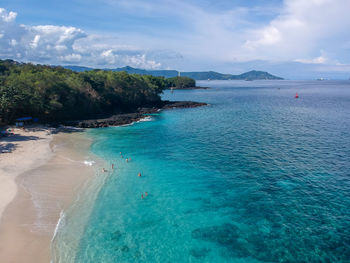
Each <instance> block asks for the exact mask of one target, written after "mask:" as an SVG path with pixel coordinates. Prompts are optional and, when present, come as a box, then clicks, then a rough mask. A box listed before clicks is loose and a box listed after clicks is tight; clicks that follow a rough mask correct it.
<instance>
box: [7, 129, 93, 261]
mask: <svg viewBox="0 0 350 263" xmlns="http://www.w3.org/2000/svg"><path fill="white" fill-rule="evenodd" d="M51 131H53V130H48V129H47V128H44V127H41V128H40V129H38V128H36V130H32V129H30V131H29V132H24V131H21V132H20V134H17V132H19V131H17V129H16V130H15V133H16V134H17V135H15V136H13V137H9V138H8V139H7V140H6V142H5V143H6V144H7V146H9V145H8V144H9V143H11V147H12V150H13V152H12V153H2V154H1V155H2V156H4V157H2V158H1V159H2V160H1V161H0V169H1V172H4V171H5V172H6V174H5V173H2V176H1V177H0V178H1V186H0V187H1V190H3V189H6V191H1V199H0V200H1V208H2V210H3V211H2V212H3V213H2V216H1V219H0V258H1V259H2V260H1V261H2V262H16V263H17V262H18V263H20V262H28V263H31V262H33V263H34V262H35V263H40V262H50V260H51V257H52V255H51V241H52V240H53V237H54V234H55V232H56V231H57V226H58V222H59V220H60V218H61V216H62V211H65V210H66V209H68V208H69V207H70V206H71V205H72V203H73V202H74V201H75V199H76V198H77V195H78V193H79V192H80V191H81V190H82V189H83V187H84V186H85V185H86V184H88V182H89V181H90V179H92V178H93V177H94V169H93V168H92V167H91V166H89V165H87V164H89V163H87V162H86V160H89V161H91V156H89V154H88V149H89V147H90V144H91V140H89V139H88V138H87V137H86V136H85V135H84V134H82V133H80V132H79V133H72V130H71V131H69V132H67V131H65V132H59V133H58V134H55V135H52V134H51ZM16 139H18V141H17V143H16ZM11 140H12V141H13V142H11ZM1 143H2V146H3V143H4V141H1ZM5 155H6V156H5ZM84 161H85V163H84ZM17 163H18V165H17ZM4 178H5V179H4ZM3 182H4V183H3Z"/></svg>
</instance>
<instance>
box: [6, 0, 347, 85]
mask: <svg viewBox="0 0 350 263" xmlns="http://www.w3.org/2000/svg"><path fill="white" fill-rule="evenodd" d="M349 10H350V0H249V1H247V0H245V1H243V0H223V1H218V0H217V1H214V0H202V1H199V0H187V1H184V0H177V1H175V0H95V1H92V0H84V1H83V0H70V1H65V0H61V1H58V0H50V1H47V0H46V1H43V0H31V1H30V2H29V1H28V0H2V1H1V3H0V58H11V59H15V60H19V61H25V62H26V61H30V62H34V63H45V64H55V65H68V64H69V65H82V66H91V67H99V68H114V67H121V66H125V65H130V66H133V67H139V68H146V69H178V70H181V71H203V70H216V71H220V72H225V73H242V72H244V71H247V70H251V69H257V70H266V71H269V72H271V73H273V74H277V75H280V76H283V77H286V78H293V79H296V78H300V79H308V78H317V77H326V78H327V77H328V78H349V77H350V34H349V33H348V31H349V28H350V16H349V15H348V12H349Z"/></svg>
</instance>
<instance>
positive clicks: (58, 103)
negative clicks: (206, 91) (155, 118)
mask: <svg viewBox="0 0 350 263" xmlns="http://www.w3.org/2000/svg"><path fill="white" fill-rule="evenodd" d="M187 81H188V80H187V79H186V81H184V83H187ZM176 83H178V81H177V80H176V81H175V80H170V81H168V80H167V79H165V78H164V77H154V76H150V75H137V74H128V73H126V72H113V71H103V70H92V71H85V72H80V73H78V72H74V71H71V70H69V69H64V68H63V67H51V66H44V65H33V64H22V63H18V62H15V61H12V60H0V123H11V122H13V121H14V120H15V119H16V118H18V117H23V116H33V117H38V118H40V119H42V120H48V121H55V120H63V119H64V120H71V119H87V118H93V117H97V116H102V115H106V114H112V113H118V112H130V111H134V110H136V109H137V108H138V107H147V106H157V105H159V104H160V102H161V98H160V93H162V92H163V90H164V89H166V88H169V87H170V86H172V85H174V84H175V85H177V84H176Z"/></svg>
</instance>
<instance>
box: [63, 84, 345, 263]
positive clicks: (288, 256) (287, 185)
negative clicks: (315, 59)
mask: <svg viewBox="0 0 350 263" xmlns="http://www.w3.org/2000/svg"><path fill="white" fill-rule="evenodd" d="M200 84H201V85H203V86H211V87H213V88H212V89H209V90H195V91H175V92H174V94H171V93H170V92H166V94H165V95H164V97H165V98H166V99H172V100H188V99H191V100H194V101H203V102H208V103H210V106H207V107H201V108H195V109H184V110H171V111H165V112H161V113H159V114H154V115H152V121H147V122H141V123H137V124H135V125H132V126H126V127H110V128H103V129H94V130H90V131H89V135H90V136H91V137H92V138H93V139H94V143H93V145H92V149H91V151H92V152H93V153H94V154H97V155H98V156H100V157H102V158H103V159H105V160H106V161H107V162H108V163H109V165H111V164H112V163H113V164H114V166H115V169H114V170H113V172H112V173H111V174H110V175H109V176H108V178H107V179H106V182H105V183H104V186H103V187H102V189H101V191H100V192H99V195H98V198H97V200H96V202H95V206H94V207H93V210H92V212H91V215H90V218H89V221H88V223H87V225H86V226H85V230H84V233H83V235H82V237H81V239H80V243H79V247H78V250H77V255H76V258H75V262H79V263H80V262H82V263H83V262H84V263H87V262H349V261H350V118H349V116H350V82H346V81H343V82H316V81H314V82H297V81H294V82H292V81H261V82H238V81H236V82H229V81H226V82H220V81H218V82H206V83H200ZM296 92H298V93H299V96H300V98H299V99H295V98H294V95H295V93H296ZM120 152H121V153H122V154H120ZM126 158H131V161H129V162H126V160H125V159H126ZM108 169H110V168H108ZM138 173H141V175H142V176H141V177H139V176H138ZM146 192H147V195H146ZM142 195H143V198H142ZM65 227H66V229H69V228H70V226H69V224H66V226H65ZM70 230H71V232H74V228H71V229H70ZM63 241H64V236H63V237H62V242H63Z"/></svg>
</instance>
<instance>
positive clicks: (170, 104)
mask: <svg viewBox="0 0 350 263" xmlns="http://www.w3.org/2000/svg"><path fill="white" fill-rule="evenodd" d="M207 105H208V104H207V103H204V102H194V101H168V100H165V101H162V105H161V106H160V107H152V108H139V109H138V110H137V112H131V113H120V114H115V115H112V116H110V117H108V118H100V119H88V120H74V121H63V122H61V124H63V125H67V126H73V127H77V128H102V127H110V126H122V125H127V124H131V123H134V122H137V121H139V120H141V119H143V118H144V117H145V116H146V115H147V114H152V113H156V112H159V111H162V110H169V109H185V108H197V107H201V106H207Z"/></svg>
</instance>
